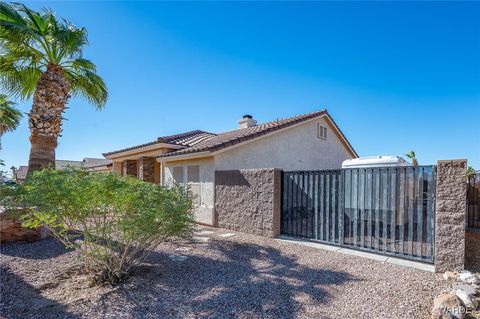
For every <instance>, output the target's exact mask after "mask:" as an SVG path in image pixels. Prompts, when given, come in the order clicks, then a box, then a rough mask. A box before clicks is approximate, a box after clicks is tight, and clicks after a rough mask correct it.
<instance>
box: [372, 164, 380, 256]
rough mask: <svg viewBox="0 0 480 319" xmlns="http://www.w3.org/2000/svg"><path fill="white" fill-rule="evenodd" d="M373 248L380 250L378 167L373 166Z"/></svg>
mask: <svg viewBox="0 0 480 319" xmlns="http://www.w3.org/2000/svg"><path fill="white" fill-rule="evenodd" d="M374 172H375V249H376V250H377V251H378V250H380V184H381V178H380V177H381V176H380V169H379V168H375V169H374Z"/></svg>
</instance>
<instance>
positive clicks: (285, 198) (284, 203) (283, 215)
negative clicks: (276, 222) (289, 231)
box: [280, 172, 288, 234]
mask: <svg viewBox="0 0 480 319" xmlns="http://www.w3.org/2000/svg"><path fill="white" fill-rule="evenodd" d="M281 176H282V195H281V201H282V212H281V215H280V221H281V223H280V233H281V234H285V226H286V221H287V201H288V196H286V191H287V179H286V178H285V173H284V172H282V173H281Z"/></svg>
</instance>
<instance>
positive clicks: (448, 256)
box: [435, 160, 467, 272]
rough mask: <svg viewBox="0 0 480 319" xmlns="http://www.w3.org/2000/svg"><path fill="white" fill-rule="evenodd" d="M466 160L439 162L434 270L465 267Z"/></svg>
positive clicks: (452, 269)
mask: <svg viewBox="0 0 480 319" xmlns="http://www.w3.org/2000/svg"><path fill="white" fill-rule="evenodd" d="M466 171H467V161H466V160H447V161H438V165H437V189H436V209H435V271H436V272H444V271H447V270H450V271H454V270H462V269H463V268H464V264H465V214H466V210H467V207H466V198H467V184H466Z"/></svg>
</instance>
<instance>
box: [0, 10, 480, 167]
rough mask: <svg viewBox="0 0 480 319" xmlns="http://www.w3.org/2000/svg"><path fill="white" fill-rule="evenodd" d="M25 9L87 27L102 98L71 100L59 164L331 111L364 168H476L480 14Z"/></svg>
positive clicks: (17, 158) (14, 149)
mask: <svg viewBox="0 0 480 319" xmlns="http://www.w3.org/2000/svg"><path fill="white" fill-rule="evenodd" d="M26 4H27V5H29V6H31V7H32V8H34V9H40V8H42V7H49V8H51V9H53V10H54V11H55V12H56V13H57V15H59V16H61V17H65V18H67V19H69V20H70V21H72V22H73V23H74V24H76V25H77V26H84V27H86V28H87V29H88V31H89V40H90V45H89V47H88V48H87V49H86V50H85V57H87V58H89V59H91V60H93V61H94V62H95V63H96V64H97V67H98V72H99V74H100V75H101V76H102V77H103V78H104V79H105V81H106V83H107V85H108V88H109V92H110V97H109V100H108V103H107V105H106V107H105V109H104V110H103V111H100V112H98V111H95V110H94V108H93V107H91V106H90V105H88V103H87V102H86V101H85V100H80V99H72V100H71V101H70V103H69V109H68V110H67V112H66V114H65V117H66V118H67V119H68V120H66V121H65V123H64V126H63V129H64V131H63V136H62V137H61V138H60V139H59V146H58V148H57V159H76V160H80V159H82V158H83V157H100V156H101V153H102V152H106V151H111V150H116V149H119V148H123V147H128V146H132V145H135V144H140V143H144V142H148V141H151V140H154V139H156V138H157V137H158V136H161V135H169V134H176V133H178V132H181V131H188V130H193V129H202V130H206V131H213V132H221V131H226V130H230V129H234V128H236V126H237V120H238V119H239V118H240V117H241V116H242V115H243V114H245V113H248V114H252V115H253V116H254V117H255V118H256V119H257V120H259V121H260V122H263V121H269V120H274V119H276V118H282V117H288V116H292V115H296V114H301V113H306V112H311V111H314V110H318V109H322V108H327V109H328V111H329V112H330V114H331V115H332V116H333V117H334V119H335V121H336V122H337V123H338V124H339V126H340V127H341V129H342V130H343V132H344V133H345V135H346V136H347V138H348V139H349V140H350V142H351V144H352V145H353V146H354V148H355V149H356V150H357V152H358V153H359V154H360V155H361V156H369V155H381V154H383V155H402V154H404V153H405V152H407V151H409V150H410V149H413V150H415V151H416V153H417V157H418V159H419V162H420V163H421V164H434V163H435V162H436V160H438V159H450V158H467V159H468V160H469V164H470V165H473V166H475V167H476V168H477V169H478V168H480V3H479V2H457V3H453V2H419V3H413V2H405V3H401V2H390V3H387V2H348V3H345V2H320V3H312V2H304V3H293V2H292V3H287V2H277V3H272V2H260V3H255V2H245V3H232V2H228V3H226V2H224V3H218V2H217V3H198V2H196V3H185V2H180V3H164V2H32V3H29V2H27V3H26ZM19 107H20V108H21V109H22V111H25V112H28V110H29V109H30V107H31V101H25V102H19ZM28 136H29V132H28V126H27V120H26V118H24V119H23V121H22V123H21V125H20V127H19V128H18V130H17V131H15V132H13V133H7V134H6V135H4V137H3V138H2V144H3V150H2V154H1V155H0V158H3V159H5V162H6V165H7V166H6V167H7V168H8V167H10V166H11V165H15V166H19V165H25V164H27V162H28V154H29V147H30V145H29V142H28Z"/></svg>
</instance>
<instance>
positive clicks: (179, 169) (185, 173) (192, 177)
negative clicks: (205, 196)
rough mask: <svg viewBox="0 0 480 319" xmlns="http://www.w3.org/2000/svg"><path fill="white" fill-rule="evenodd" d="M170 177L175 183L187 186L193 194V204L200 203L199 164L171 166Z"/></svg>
mask: <svg viewBox="0 0 480 319" xmlns="http://www.w3.org/2000/svg"><path fill="white" fill-rule="evenodd" d="M172 177H173V181H174V182H175V184H180V185H185V186H188V187H189V189H190V192H191V193H192V195H193V204H194V205H200V203H201V197H200V196H201V191H200V186H201V184H200V166H199V165H188V166H174V167H173V168H172Z"/></svg>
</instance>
